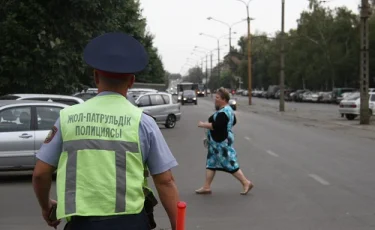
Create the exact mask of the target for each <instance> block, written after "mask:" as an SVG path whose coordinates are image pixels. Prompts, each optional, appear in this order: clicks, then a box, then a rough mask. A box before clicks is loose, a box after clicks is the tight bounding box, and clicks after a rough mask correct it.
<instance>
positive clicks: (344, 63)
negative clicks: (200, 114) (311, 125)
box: [210, 0, 375, 90]
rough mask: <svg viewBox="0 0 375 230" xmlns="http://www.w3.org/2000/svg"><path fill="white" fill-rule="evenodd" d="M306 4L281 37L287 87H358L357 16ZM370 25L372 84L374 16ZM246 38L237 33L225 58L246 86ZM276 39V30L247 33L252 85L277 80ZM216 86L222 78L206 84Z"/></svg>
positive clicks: (373, 77)
mask: <svg viewBox="0 0 375 230" xmlns="http://www.w3.org/2000/svg"><path fill="white" fill-rule="evenodd" d="M309 6H310V10H308V11H304V12H302V13H301V15H300V18H299V19H298V26H297V28H296V29H292V30H290V31H288V32H287V33H286V35H285V37H286V38H285V39H286V40H285V81H286V85H287V86H289V87H291V88H294V89H299V88H307V89H311V90H331V89H332V88H333V87H359V64H360V53H359V51H360V30H359V26H360V17H359V15H358V14H355V13H353V12H352V11H350V10H348V9H347V8H345V7H339V8H336V9H334V10H332V9H328V8H325V7H324V6H323V5H321V4H320V1H317V0H311V1H310V5H309ZM369 24H370V25H369V28H370V33H369V41H370V50H369V52H370V63H369V64H370V86H371V87H375V14H373V15H372V17H371V18H370V19H369ZM246 41H247V37H241V38H240V39H239V40H238V45H239V49H238V50H236V49H234V50H233V51H232V53H231V55H230V58H227V59H226V61H225V62H224V65H228V66H229V67H230V70H231V71H232V75H235V76H239V77H241V79H242V81H243V86H244V87H245V88H247V87H246V86H247V82H248V64H247V43H246ZM280 41H281V37H280V33H276V34H275V36H274V37H269V36H267V35H265V34H254V35H252V46H251V48H252V50H251V51H252V85H253V88H267V87H268V86H269V85H273V84H279V76H280ZM233 56H235V57H236V58H238V59H240V61H239V62H238V63H235V65H234V68H233V62H232V61H231V60H230V59H231V58H232V57H233ZM228 59H229V60H228ZM215 69H216V67H215ZM213 72H214V73H216V72H215V70H214V71H213ZM220 84H224V82H222V81H221V80H220V78H217V77H215V76H213V78H212V79H211V82H210V85H211V86H215V88H216V87H218V86H221V85H220ZM223 86H224V85H223Z"/></svg>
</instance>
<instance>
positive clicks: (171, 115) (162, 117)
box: [135, 92, 181, 128]
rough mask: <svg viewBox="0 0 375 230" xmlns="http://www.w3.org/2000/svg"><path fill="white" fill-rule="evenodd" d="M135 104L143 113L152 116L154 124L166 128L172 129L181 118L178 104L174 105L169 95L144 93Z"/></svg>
mask: <svg viewBox="0 0 375 230" xmlns="http://www.w3.org/2000/svg"><path fill="white" fill-rule="evenodd" d="M135 104H136V105H137V106H138V107H139V108H141V109H142V110H143V111H144V112H145V113H147V114H149V115H150V116H152V117H153V118H154V119H155V121H156V123H158V124H163V125H164V126H165V127H166V128H174V127H175V126H176V122H177V121H179V120H180V118H181V108H180V104H179V103H174V101H173V97H172V95H171V94H169V93H161V92H159V93H146V94H142V95H141V96H139V98H137V100H136V101H135Z"/></svg>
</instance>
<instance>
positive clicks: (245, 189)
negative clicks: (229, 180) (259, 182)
mask: <svg viewBox="0 0 375 230" xmlns="http://www.w3.org/2000/svg"><path fill="white" fill-rule="evenodd" d="M232 175H233V176H234V177H235V178H236V179H237V180H239V181H240V182H241V184H242V186H243V192H242V193H241V194H243V195H246V194H247V193H248V192H249V191H250V189H252V187H253V183H252V182H251V181H250V180H248V179H247V178H246V177H245V175H244V174H243V172H242V170H241V169H239V170H238V171H237V172H235V173H233V174H232Z"/></svg>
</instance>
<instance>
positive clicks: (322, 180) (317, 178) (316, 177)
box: [309, 174, 330, 185]
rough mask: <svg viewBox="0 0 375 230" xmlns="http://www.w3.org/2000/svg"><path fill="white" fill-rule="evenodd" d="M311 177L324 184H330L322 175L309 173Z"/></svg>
mask: <svg viewBox="0 0 375 230" xmlns="http://www.w3.org/2000/svg"><path fill="white" fill-rule="evenodd" d="M309 177H311V178H313V179H314V180H316V181H318V182H319V183H321V184H322V185H330V184H329V182H328V181H326V180H324V179H323V178H321V177H320V176H318V175H316V174H309Z"/></svg>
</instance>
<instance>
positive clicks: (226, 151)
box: [206, 105, 239, 173]
mask: <svg viewBox="0 0 375 230" xmlns="http://www.w3.org/2000/svg"><path fill="white" fill-rule="evenodd" d="M221 112H224V113H225V114H226V116H227V117H228V119H229V122H228V124H227V131H228V137H227V139H225V140H224V141H222V142H216V141H214V140H213V138H212V136H211V131H210V130H209V131H208V132H207V140H208V154H207V162H206V168H207V169H211V170H219V171H224V172H228V173H235V172H237V171H238V169H239V164H238V161H237V153H236V150H235V149H234V147H233V144H234V135H233V132H232V127H233V124H234V112H233V110H232V108H231V107H230V106H229V105H227V106H225V107H224V108H222V109H220V110H218V111H216V112H215V113H214V115H213V119H214V121H215V120H216V116H217V115H218V114H219V113H221Z"/></svg>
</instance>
